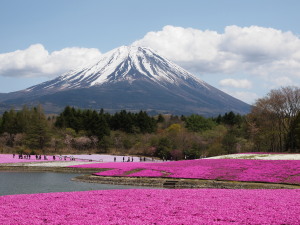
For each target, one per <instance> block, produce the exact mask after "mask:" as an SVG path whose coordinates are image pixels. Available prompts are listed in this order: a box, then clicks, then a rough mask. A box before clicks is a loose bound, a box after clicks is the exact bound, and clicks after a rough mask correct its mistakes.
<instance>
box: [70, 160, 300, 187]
mask: <svg viewBox="0 0 300 225" xmlns="http://www.w3.org/2000/svg"><path fill="white" fill-rule="evenodd" d="M73 167H82V168H111V169H118V170H114V172H110V173H113V175H112V176H123V175H124V174H126V172H129V171H132V170H135V169H140V170H146V171H160V172H161V173H162V174H163V175H162V176H165V177H174V178H195V179H212V180H215V179H217V180H236V181H254V182H271V183H292V184H300V160H247V159H201V160H185V161H172V162H164V163H100V164H88V165H77V166H73ZM142 173H143V176H145V177H150V176H156V177H157V176H158V173H156V172H155V173H156V174H155V175H150V174H149V173H147V172H142ZM96 175H103V172H101V173H96ZM139 175H140V174H139ZM129 176H130V175H129ZM132 176H137V175H136V174H135V173H133V174H132Z"/></svg>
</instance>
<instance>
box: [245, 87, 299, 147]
mask: <svg viewBox="0 0 300 225" xmlns="http://www.w3.org/2000/svg"><path fill="white" fill-rule="evenodd" d="M299 112H300V89H299V88H298V87H291V86H289V87H282V88H280V89H275V90H271V91H270V92H269V93H268V94H267V96H266V97H264V98H261V99H258V100H257V101H256V103H255V104H254V107H253V109H252V111H251V113H250V114H249V115H248V117H247V121H248V125H249V128H250V129H249V131H251V132H250V136H252V137H253V138H254V139H256V140H254V141H256V142H257V144H258V146H263V145H264V146H268V148H269V149H267V150H270V151H284V150H288V149H289V148H292V147H293V146H291V145H290V144H289V143H288V140H289V139H290V138H289V136H292V137H293V136H294V135H293V134H291V132H292V129H291V128H292V126H293V124H294V121H295V118H296V116H297V114H298V113H299ZM254 131H255V133H253V132H254ZM257 135H258V136H257ZM258 142H259V143H258Z"/></svg>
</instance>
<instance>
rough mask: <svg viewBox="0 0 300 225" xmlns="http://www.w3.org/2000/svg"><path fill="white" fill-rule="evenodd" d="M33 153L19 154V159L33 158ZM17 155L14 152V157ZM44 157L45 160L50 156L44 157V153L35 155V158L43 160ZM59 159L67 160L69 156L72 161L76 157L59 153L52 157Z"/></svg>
mask: <svg viewBox="0 0 300 225" xmlns="http://www.w3.org/2000/svg"><path fill="white" fill-rule="evenodd" d="M31 156H32V155H31V154H18V159H31ZM15 157H16V154H13V158H15ZM42 158H43V159H44V160H48V157H47V155H43V157H42V155H35V159H36V160H42ZM57 158H58V159H59V160H65V161H66V160H67V159H68V158H69V160H70V161H75V160H76V159H75V157H73V156H69V157H68V156H62V155H59V156H55V155H53V156H52V159H53V160H54V161H55V160H56V159H57Z"/></svg>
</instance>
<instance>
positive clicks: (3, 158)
mask: <svg viewBox="0 0 300 225" xmlns="http://www.w3.org/2000/svg"><path fill="white" fill-rule="evenodd" d="M64 156H65V155H63V156H61V158H59V155H56V156H55V160H54V159H53V155H47V156H46V157H47V159H45V158H44V155H42V156H41V159H36V157H35V155H31V157H30V159H28V158H23V159H19V155H18V154H16V155H15V157H13V154H0V164H1V163H26V162H28V163H29V162H52V161H59V162H62V161H63V162H66V161H71V159H72V158H73V157H74V156H71V155H66V159H65V158H64ZM75 160H76V161H77V162H88V161H89V160H87V159H75Z"/></svg>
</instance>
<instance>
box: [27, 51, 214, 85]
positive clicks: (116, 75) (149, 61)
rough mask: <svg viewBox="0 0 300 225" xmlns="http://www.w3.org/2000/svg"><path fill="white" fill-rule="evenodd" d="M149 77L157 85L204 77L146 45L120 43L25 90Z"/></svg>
mask: <svg viewBox="0 0 300 225" xmlns="http://www.w3.org/2000/svg"><path fill="white" fill-rule="evenodd" d="M137 79H139V80H149V81H152V82H154V83H156V84H158V85H162V86H166V85H168V84H172V85H177V86H178V85H180V84H183V83H186V84H187V83H190V84H191V85H193V86H194V85H195V84H197V85H202V86H204V87H206V88H209V85H208V84H206V83H205V82H204V81H201V80H200V79H198V78H196V77H195V76H193V75H192V74H191V73H189V72H187V71H186V70H184V69H183V68H181V67H179V66H178V65H176V64H174V63H172V62H171V61H169V60H167V59H165V58H163V57H161V56H159V55H158V54H156V53H155V52H154V51H153V50H151V49H150V48H146V47H138V46H122V47H119V48H117V49H114V50H112V51H109V52H107V53H106V54H104V55H102V57H101V58H100V60H99V61H98V62H97V63H96V64H94V65H92V66H87V67H84V68H80V69H77V70H73V71H70V72H67V73H65V74H63V75H61V76H59V77H57V78H55V79H54V80H51V81H47V82H44V83H42V84H39V85H36V86H33V87H30V88H28V89H26V91H36V90H41V89H43V90H44V91H46V90H48V91H59V90H65V89H74V88H87V87H92V86H98V85H102V84H105V83H114V82H118V81H122V80H123V81H124V80H126V81H128V82H132V81H134V80H137Z"/></svg>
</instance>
